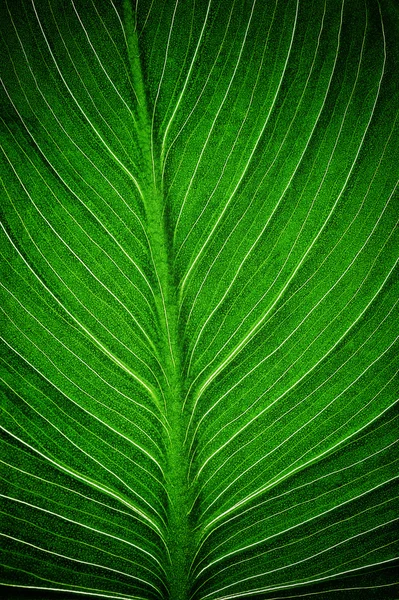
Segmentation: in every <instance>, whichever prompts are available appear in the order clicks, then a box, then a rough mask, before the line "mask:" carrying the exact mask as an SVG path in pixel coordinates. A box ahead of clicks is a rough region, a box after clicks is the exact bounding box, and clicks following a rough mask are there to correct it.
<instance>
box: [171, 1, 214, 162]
mask: <svg viewBox="0 0 399 600" xmlns="http://www.w3.org/2000/svg"><path fill="white" fill-rule="evenodd" d="M211 4H212V0H209V2H208V6H207V9H206V15H205V19H204V22H203V25H202V28H201V32H200V35H199V38H198V42H197V45H196V48H195V51H194V55H193V58H192V60H191V64H190V67H189V69H188V73H187V77H186V80H185V82H184V85H183V87H182V90H181V92H180V95H179V97H178V99H177V101H176V103H175V108H174V110H173V113H172V115H171V117H170V119H169V122H168V124H167V126H166V128H165V133H164V135H163V139H162V147H161V161H162V162H163V157H164V153H165V143H166V138H167V136H168V132H169V129H170V127H171V125H172V122H173V120H174V118H175V116H176V113H177V111H178V109H179V106H180V103H181V101H182V99H183V96H184V93H185V91H186V88H187V85H188V82H189V80H190V77H191V72H192V70H193V68H194V64H195V61H196V58H197V54H198V50H199V48H200V45H201V42H202V38H203V35H204V31H205V27H206V24H207V22H208V16H209V10H210V8H211ZM176 6H177V3H176ZM168 43H169V40H168ZM165 64H166V58H165ZM160 85H161V84H160Z"/></svg>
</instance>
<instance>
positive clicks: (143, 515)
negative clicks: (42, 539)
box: [0, 425, 165, 564]
mask: <svg viewBox="0 0 399 600" xmlns="http://www.w3.org/2000/svg"><path fill="white" fill-rule="evenodd" d="M0 429H1V430H2V431H4V432H5V433H7V434H8V435H9V436H10V437H12V438H14V439H15V440H17V441H18V442H20V443H21V444H23V445H24V446H26V447H27V448H29V449H30V450H32V451H33V452H35V453H36V454H38V455H39V456H41V457H42V458H44V459H45V460H47V461H49V462H50V463H51V464H52V465H54V466H55V467H57V468H58V469H60V470H61V471H63V472H64V473H67V474H68V475H70V476H71V477H74V478H75V479H79V480H80V481H83V483H85V484H87V485H88V486H90V487H94V488H95V489H97V490H99V491H100V492H103V493H104V494H105V495H106V496H111V497H112V498H114V499H115V500H117V501H118V502H120V503H121V504H123V505H124V506H127V507H128V508H129V509H130V510H132V511H133V512H134V513H135V514H136V515H139V516H140V517H141V519H138V520H139V521H141V522H142V523H143V524H145V525H148V524H149V525H150V526H151V529H153V531H155V532H156V533H157V534H158V535H159V537H160V538H161V540H162V541H163V542H164V543H165V540H164V537H163V535H162V531H161V530H160V528H159V527H158V525H157V523H156V522H155V521H153V520H152V519H151V518H150V517H149V516H148V515H147V514H146V513H144V512H142V511H141V510H140V509H138V508H137V507H136V506H135V505H134V504H132V503H131V502H128V501H127V500H125V499H124V498H123V497H122V496H120V495H119V494H117V493H116V492H114V491H113V490H111V489H109V488H107V487H105V486H103V485H101V484H99V483H97V482H96V481H94V480H91V479H88V478H87V477H84V476H83V475H81V474H80V473H78V472H77V471H74V470H71V469H68V467H66V466H64V465H63V464H62V463H59V462H57V461H55V460H53V459H52V458H50V457H49V456H47V455H46V454H43V452H40V450H38V449H37V448H35V447H34V446H31V445H30V444H28V443H27V442H25V441H24V440H22V439H21V438H19V437H18V436H16V435H15V434H14V433H12V432H11V431H9V430H8V429H6V428H5V427H3V426H2V425H0ZM0 495H1V494H0ZM61 518H64V517H61ZM136 518H137V517H136ZM89 529H90V528H89ZM105 535H109V536H110V537H114V536H111V535H110V534H105ZM117 539H119V538H117ZM120 541H122V542H124V543H126V544H128V545H130V546H133V547H134V548H136V549H138V550H142V551H143V552H144V553H145V554H148V555H149V556H150V557H151V558H154V560H155V561H156V562H157V563H159V561H158V559H157V558H155V557H153V556H152V554H151V553H149V552H147V551H146V550H143V549H142V548H140V546H136V545H135V544H133V543H132V542H128V541H126V540H122V539H120ZM159 564H161V563H159Z"/></svg>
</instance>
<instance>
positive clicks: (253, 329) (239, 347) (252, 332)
mask: <svg viewBox="0 0 399 600" xmlns="http://www.w3.org/2000/svg"><path fill="white" fill-rule="evenodd" d="M363 46H364V40H363ZM363 46H362V53H363ZM360 62H361V61H360ZM360 62H359V68H358V69H360ZM385 63H386V41H385V36H384V64H383V68H382V72H381V77H380V80H379V84H378V91H377V94H376V97H375V101H374V104H373V109H372V111H371V114H370V117H369V119H368V122H367V125H366V127H365V130H364V133H363V136H362V139H361V141H360V144H359V148H358V150H357V152H356V155H355V157H354V159H353V162H352V165H351V167H350V169H349V170H348V173H347V176H346V178H345V181H344V184H343V186H342V188H341V191H340V192H339V194H338V195H337V198H336V200H335V202H334V204H333V206H332V208H331V210H330V212H329V214H328V216H327V218H326V220H325V221H324V223H323V225H322V226H321V227H320V229H319V231H318V232H317V234H316V236H315V237H314V239H313V241H312V243H311V244H310V245H309V247H308V248H307V250H306V251H305V253H304V254H303V256H302V258H301V260H300V261H299V262H298V264H297V266H296V267H295V269H294V270H293V272H292V273H291V275H290V277H289V278H288V279H287V282H286V283H285V285H284V286H283V288H282V289H281V291H280V292H279V294H278V295H277V297H276V298H275V300H274V301H273V303H272V304H271V306H270V307H269V308H268V309H267V311H266V313H264V314H263V315H262V317H261V318H260V319H259V320H258V321H257V322H256V323H255V324H254V325H253V326H252V327H251V329H250V330H249V332H248V333H247V334H246V335H245V337H244V338H243V339H242V340H241V342H240V343H239V344H238V345H237V346H236V347H235V348H234V349H233V350H232V351H231V352H230V354H229V355H228V356H227V357H226V358H225V359H224V360H223V361H222V363H221V364H220V365H219V366H218V367H217V368H216V369H215V371H214V372H213V373H211V374H210V375H209V376H208V378H207V379H206V381H205V382H204V383H203V384H202V386H201V388H200V390H199V392H198V396H197V399H196V403H197V402H198V400H199V397H200V396H201V395H202V394H203V392H204V391H205V389H206V388H207V387H208V386H209V385H210V383H211V382H212V381H213V380H214V379H215V377H217V375H218V374H219V373H220V372H221V371H222V370H223V369H224V368H225V367H226V366H227V365H228V364H229V363H230V362H231V361H232V360H233V358H235V356H236V355H237V354H238V353H239V352H240V351H241V350H242V349H243V348H244V347H245V346H246V345H247V344H248V342H249V341H250V340H251V339H252V338H253V336H254V335H255V333H256V332H257V331H258V329H259V327H260V326H261V325H262V324H263V322H264V321H265V319H266V318H267V316H268V315H269V313H270V312H271V311H272V310H273V308H274V307H275V306H276V304H277V302H278V301H279V300H280V298H281V297H282V295H283V294H284V292H285V291H286V289H287V288H288V286H289V285H290V283H291V281H292V280H293V278H294V277H295V275H296V274H297V272H298V271H299V269H300V268H301V266H302V264H303V263H304V261H305V259H306V257H307V256H308V254H309V252H310V251H311V250H312V248H313V246H314V245H315V243H316V241H317V240H318V239H319V238H320V236H321V234H322V232H323V231H324V229H325V228H326V226H327V223H328V222H329V221H330V219H331V216H332V214H333V212H334V210H335V208H336V206H337V204H338V202H339V200H340V199H341V196H342V194H343V193H344V190H345V189H346V186H347V184H348V181H349V179H350V177H351V175H352V172H353V169H354V168H355V165H356V162H357V158H358V156H359V154H360V151H361V149H362V147H363V143H364V140H365V137H366V134H367V132H368V130H369V126H370V123H371V120H372V118H373V116H374V111H375V107H376V104H377V100H378V98H379V96H380V91H381V83H382V78H383V75H384V71H385ZM357 76H358V73H357ZM353 93H354V89H353V90H352V93H351V97H352V95H353ZM348 109H349V103H348V105H347V107H346V110H345V115H346V113H347V111H348ZM344 120H345V116H344V119H343V121H342V124H341V128H340V130H342V127H343V123H344ZM338 139H339V136H338V137H337V140H336V142H335V145H334V149H335V148H336V146H337V144H338ZM333 152H334V150H333ZM332 156H333V153H332V154H331V157H330V159H329V162H328V165H327V168H326V170H325V173H324V175H323V179H322V181H321V183H320V185H319V188H318V191H317V192H316V196H317V195H318V194H319V192H320V189H321V187H322V185H323V183H324V180H325V177H326V175H327V172H328V167H329V165H330V163H331V160H332Z"/></svg>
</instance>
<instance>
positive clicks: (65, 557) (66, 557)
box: [0, 521, 161, 593]
mask: <svg viewBox="0 0 399 600" xmlns="http://www.w3.org/2000/svg"><path fill="white" fill-rule="evenodd" d="M26 523H28V521H26ZM0 536H2V537H5V538H8V539H10V540H13V541H14V542H19V543H20V544H24V545H25V546H29V547H30V548H34V549H35V550H40V551H41V552H45V553H46V554H52V555H53V556H57V557H59V558H62V559H65V560H70V561H72V562H75V563H79V564H82V565H88V566H90V567H98V568H100V569H104V570H106V571H110V572H111V573H117V574H118V575H123V576H124V577H129V578H132V579H135V580H136V581H140V583H145V584H147V585H149V586H150V587H152V588H153V589H154V590H156V591H157V592H159V593H161V591H160V590H159V589H158V588H157V587H156V586H155V585H154V584H152V583H150V582H149V581H146V580H145V579H142V578H141V577H138V576H137V575H132V574H130V573H125V572H124V571H119V570H118V569H112V568H111V567H106V566H105V565H101V564H98V563H92V562H89V561H87V560H81V559H77V558H72V557H71V556H67V555H65V554H60V553H58V552H54V551H53V550H47V549H46V548H42V547H40V546H36V545H35V544H31V543H30V542H26V541H25V540H21V539H19V538H16V537H13V536H12V535H8V534H6V533H1V532H0ZM142 568H143V569H146V570H149V569H147V568H146V567H142ZM150 573H152V574H153V575H155V577H157V579H160V578H159V577H158V576H157V575H156V574H155V573H153V572H152V571H150Z"/></svg>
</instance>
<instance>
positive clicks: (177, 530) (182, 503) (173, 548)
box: [124, 0, 194, 600]
mask: <svg viewBox="0 0 399 600" xmlns="http://www.w3.org/2000/svg"><path fill="white" fill-rule="evenodd" d="M124 21H125V34H126V38H127V41H128V54H129V61H130V66H131V73H132V79H133V86H134V90H135V93H136V95H137V98H138V107H137V110H136V111H135V112H136V115H137V124H136V132H137V136H138V139H139V143H140V148H141V150H142V153H143V163H144V165H143V166H144V168H143V172H142V173H141V177H140V182H139V183H140V186H142V191H143V196H144V197H143V201H144V205H145V212H146V219H147V235H148V241H149V244H150V247H151V253H152V261H153V266H154V269H155V275H156V279H157V289H154V290H153V292H154V297H155V302H156V304H157V312H158V317H159V324H160V329H161V331H160V344H161V346H162V347H161V348H160V349H159V350H160V355H161V357H162V362H163V365H162V366H163V369H164V372H165V375H166V378H167V380H168V387H167V389H165V390H164V396H165V403H166V413H167V415H166V416H167V421H168V424H169V428H170V430H169V436H170V439H169V440H167V445H166V447H167V456H166V471H165V484H166V489H167V493H168V531H167V534H166V535H167V540H166V541H167V545H168V550H169V554H170V564H169V568H168V569H167V571H168V574H169V581H168V584H169V590H170V600H188V598H189V587H190V581H189V571H190V562H191V558H192V555H193V550H194V544H193V532H192V531H191V528H190V524H189V518H188V512H189V507H190V494H189V488H188V478H187V474H188V455H187V450H186V448H185V446H184V435H185V427H186V426H187V423H185V419H184V414H183V413H182V389H181V388H182V370H181V352H180V344H179V338H178V314H179V311H178V298H177V294H176V285H175V278H174V274H173V268H172V247H171V240H172V239H173V236H172V235H171V233H170V232H169V231H168V226H167V223H166V219H165V212H164V210H163V184H162V179H161V176H160V173H161V168H160V167H161V165H160V159H159V154H158V155H157V153H156V152H155V151H154V144H155V143H156V141H155V140H154V136H153V132H152V126H151V122H152V119H151V117H150V113H149V110H148V101H147V97H146V92H145V86H144V80H143V73H142V65H141V61H140V52H139V46H138V37H137V33H136V29H135V20H134V15H133V11H132V6H131V0H124Z"/></svg>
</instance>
